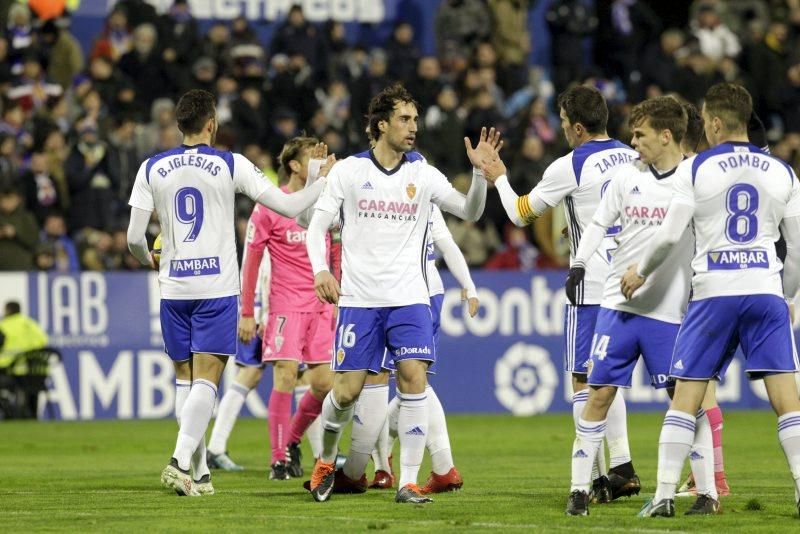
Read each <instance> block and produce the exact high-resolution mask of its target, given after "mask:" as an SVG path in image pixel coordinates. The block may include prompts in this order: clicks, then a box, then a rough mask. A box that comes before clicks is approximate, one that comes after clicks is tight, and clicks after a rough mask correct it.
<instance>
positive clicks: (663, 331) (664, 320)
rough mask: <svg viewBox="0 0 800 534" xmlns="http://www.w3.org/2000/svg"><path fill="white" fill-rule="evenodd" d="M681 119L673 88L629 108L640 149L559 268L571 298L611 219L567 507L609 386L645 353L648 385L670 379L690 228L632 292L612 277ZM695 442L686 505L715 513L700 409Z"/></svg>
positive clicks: (644, 227)
mask: <svg viewBox="0 0 800 534" xmlns="http://www.w3.org/2000/svg"><path fill="white" fill-rule="evenodd" d="M686 123H687V117H686V112H685V111H684V110H683V107H682V106H681V104H680V103H679V102H678V101H677V100H675V99H674V98H672V97H658V98H653V99H651V100H646V101H645V102H642V103H641V104H638V105H637V106H635V107H634V108H633V109H632V110H631V114H630V119H629V125H630V128H631V131H632V133H633V140H632V145H633V146H634V148H636V151H637V152H638V153H639V159H638V160H635V161H633V162H631V163H627V164H625V165H623V166H622V167H620V169H619V171H618V172H617V174H616V175H615V176H614V178H613V179H612V180H611V184H610V185H609V186H608V188H607V189H606V191H605V194H604V196H603V200H602V201H601V202H600V206H599V207H598V208H597V212H596V213H595V214H594V218H593V222H592V224H591V225H590V226H589V227H588V228H586V231H585V232H584V234H583V239H582V240H581V244H580V246H579V247H578V252H577V253H576V255H575V261H574V262H573V266H572V268H571V269H570V271H569V276H568V277H567V298H568V299H569V300H570V301H572V302H574V301H575V289H576V287H577V285H578V284H579V283H580V281H581V280H582V279H583V277H584V274H585V265H586V262H587V261H588V259H589V258H590V257H591V255H592V254H594V252H595V250H596V249H597V247H598V246H600V244H601V242H602V241H603V236H604V235H605V234H606V230H607V229H608V228H609V227H610V226H612V225H614V224H615V222H616V221H619V222H620V226H621V230H620V232H619V233H618V234H617V241H618V243H619V246H618V247H617V249H616V250H615V251H614V256H613V259H612V261H611V270H610V272H609V274H608V279H607V280H606V285H605V290H604V295H603V301H602V303H601V307H600V313H599V315H598V317H597V324H596V325H595V333H594V338H593V341H592V354H591V359H590V360H589V375H588V379H589V380H588V382H589V399H588V400H587V402H586V407H585V408H584V410H583V413H582V414H581V418H580V420H579V422H578V432H577V436H576V439H575V444H574V445H573V451H572V487H571V490H570V491H571V493H570V496H569V499H568V502H567V514H568V515H587V514H588V513H589V491H590V488H591V483H592V479H591V470H592V458H594V456H595V455H596V454H597V452H596V451H597V450H598V449H599V448H600V446H601V445H602V441H603V435H604V434H605V426H606V414H607V413H608V407H609V406H610V405H611V402H612V401H613V399H614V396H615V395H616V394H617V388H621V387H622V388H630V386H631V377H632V375H633V370H634V367H635V365H636V362H637V361H638V359H639V355H641V356H642V358H643V359H644V363H645V366H646V367H647V370H648V372H649V374H650V382H651V384H652V386H653V387H654V388H656V389H662V388H668V391H669V392H670V393H672V388H673V386H674V382H672V381H669V380H668V378H667V376H668V375H669V364H670V360H671V357H672V349H673V347H674V346H675V337H676V336H677V335H678V328H679V326H680V322H681V318H682V317H683V314H684V312H685V310H686V302H687V300H688V298H689V285H690V280H691V271H690V267H689V263H690V262H691V257H692V252H693V250H694V237H693V236H692V233H691V231H690V230H689V229H688V228H686V229H684V232H683V235H682V236H681V240H680V241H679V243H678V245H677V246H676V247H675V248H673V250H672V252H671V253H670V257H669V258H668V259H667V261H666V262H665V263H664V264H663V265H662V266H661V268H659V269H658V270H657V271H655V272H654V273H653V275H652V276H651V277H650V279H649V281H648V285H647V286H646V287H645V288H644V289H643V291H642V292H641V293H639V294H638V295H637V297H636V298H635V299H633V300H630V301H629V300H626V299H625V297H624V296H623V295H622V292H621V291H620V285H619V283H620V279H621V278H622V275H623V274H624V273H625V269H626V268H627V266H628V265H630V264H631V263H632V262H634V261H636V260H637V259H638V258H639V257H641V254H642V253H643V252H644V249H645V248H646V247H647V244H648V243H649V242H650V239H651V238H652V236H653V234H654V233H655V232H656V231H657V230H658V228H659V226H660V225H661V223H662V221H663V220H664V217H665V216H666V213H667V207H668V206H669V202H670V199H671V198H672V181H673V179H674V176H675V171H676V169H677V167H678V164H680V163H681V162H682V161H683V160H684V155H683V153H682V152H681V147H680V141H681V137H682V136H683V132H684V131H685V130H686ZM701 412H702V410H701ZM693 450H694V452H695V453H696V454H693V455H692V466H693V468H694V471H695V473H696V474H697V481H698V499H697V503H696V505H695V506H694V507H692V509H691V510H690V511H689V512H688V513H690V514H710V513H716V512H717V511H718V508H719V503H718V501H717V494H716V489H715V487H714V478H713V472H714V471H713V463H714V462H713V455H712V448H711V427H710V425H709V422H708V418H707V417H706V416H705V414H704V413H699V414H698V423H697V433H696V440H695V444H694V449H693Z"/></svg>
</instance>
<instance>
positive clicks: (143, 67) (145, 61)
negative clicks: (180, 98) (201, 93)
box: [118, 24, 173, 109]
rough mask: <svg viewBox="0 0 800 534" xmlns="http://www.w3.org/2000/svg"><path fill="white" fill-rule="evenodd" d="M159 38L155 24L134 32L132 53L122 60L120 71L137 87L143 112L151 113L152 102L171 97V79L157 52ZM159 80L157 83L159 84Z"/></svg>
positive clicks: (142, 26)
mask: <svg viewBox="0 0 800 534" xmlns="http://www.w3.org/2000/svg"><path fill="white" fill-rule="evenodd" d="M157 41H158V34H157V33H156V29H155V26H153V25H152V24H142V25H141V26H137V27H136V29H135V30H134V31H133V50H131V51H130V52H128V53H127V54H125V55H124V56H122V57H121V58H120V60H119V64H118V67H119V69H120V70H121V71H122V72H123V73H124V74H125V75H127V76H128V77H129V78H130V79H131V81H132V82H133V83H134V85H135V87H136V95H137V97H138V100H139V104H140V105H141V106H142V108H143V109H150V106H151V105H152V104H153V100H155V99H156V98H159V97H164V96H170V95H171V94H172V85H173V84H172V79H171V76H170V74H169V72H168V71H167V66H166V64H165V63H164V59H163V58H162V57H161V55H159V53H158V48H157ZM156 80H157V82H156Z"/></svg>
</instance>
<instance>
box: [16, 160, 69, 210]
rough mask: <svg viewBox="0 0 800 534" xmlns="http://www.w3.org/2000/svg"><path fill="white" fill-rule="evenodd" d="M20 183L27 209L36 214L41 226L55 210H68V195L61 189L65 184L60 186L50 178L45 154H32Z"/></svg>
mask: <svg viewBox="0 0 800 534" xmlns="http://www.w3.org/2000/svg"><path fill="white" fill-rule="evenodd" d="M20 181H21V183H22V189H23V192H24V195H25V204H26V207H27V209H28V210H29V211H30V212H31V213H33V214H34V216H35V217H36V220H37V221H38V223H39V224H41V223H42V222H44V220H45V218H46V216H47V214H48V213H50V212H52V211H53V210H58V211H64V210H66V208H67V199H66V198H65V196H66V195H64V194H63V187H59V185H63V184H59V183H58V182H57V181H56V179H54V178H53V177H52V176H50V170H49V168H48V165H47V157H46V156H45V155H44V152H33V153H32V154H31V158H30V162H29V165H28V170H26V171H25V172H23V173H22V176H21V179H20Z"/></svg>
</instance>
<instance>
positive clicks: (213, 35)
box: [200, 21, 231, 71]
mask: <svg viewBox="0 0 800 534" xmlns="http://www.w3.org/2000/svg"><path fill="white" fill-rule="evenodd" d="M230 38H231V32H230V29H229V28H228V26H226V25H225V23H223V22H219V21H217V22H214V23H213V24H212V25H211V27H210V28H209V29H208V32H206V34H205V36H204V37H203V41H202V44H201V45H200V49H201V51H202V54H203V56H206V57H210V58H211V59H213V60H214V64H215V65H216V66H217V68H219V69H220V70H222V71H225V70H227V69H229V68H230V67H231V43H230Z"/></svg>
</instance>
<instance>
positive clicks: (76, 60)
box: [40, 20, 84, 90]
mask: <svg viewBox="0 0 800 534" xmlns="http://www.w3.org/2000/svg"><path fill="white" fill-rule="evenodd" d="M40 35H41V52H42V53H43V55H44V56H45V58H46V59H45V64H46V65H47V76H48V77H49V78H50V79H51V80H53V81H54V82H56V83H57V84H59V85H61V87H62V88H63V89H64V90H67V89H68V88H69V87H70V86H71V85H72V80H73V78H75V76H77V74H78V73H79V72H81V71H82V70H83V67H84V61H83V51H82V50H81V45H80V44H79V43H78V40H77V39H75V37H74V36H73V35H72V34H71V33H70V32H69V31H68V30H66V29H62V28H59V27H58V25H57V24H56V22H55V21H53V20H48V21H47V22H46V23H45V24H44V26H42V29H41V30H40Z"/></svg>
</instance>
